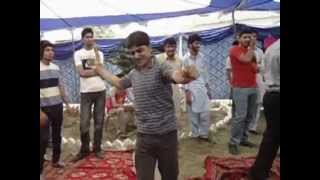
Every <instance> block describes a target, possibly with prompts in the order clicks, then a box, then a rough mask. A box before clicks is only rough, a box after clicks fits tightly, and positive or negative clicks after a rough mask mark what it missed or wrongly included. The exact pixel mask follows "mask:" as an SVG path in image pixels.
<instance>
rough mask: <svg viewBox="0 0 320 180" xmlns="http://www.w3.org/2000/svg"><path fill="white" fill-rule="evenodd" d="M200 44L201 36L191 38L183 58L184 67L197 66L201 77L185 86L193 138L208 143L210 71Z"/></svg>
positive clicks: (191, 36) (195, 35) (194, 35)
mask: <svg viewBox="0 0 320 180" xmlns="http://www.w3.org/2000/svg"><path fill="white" fill-rule="evenodd" d="M200 42H201V38H200V36H199V35H197V34H193V35H190V36H189V38H188V48H189V52H188V53H187V54H186V55H185V56H184V58H183V66H184V67H186V66H189V65H195V66H196V69H197V70H198V72H199V75H200V76H199V77H198V78H197V79H196V80H194V81H192V82H191V83H189V84H186V85H185V89H186V100H187V104H188V106H187V113H188V119H189V122H190V126H191V132H192V135H191V136H192V137H194V138H199V139H201V140H205V141H208V132H209V126H210V112H209V102H210V100H209V85H208V71H207V65H206V64H205V62H204V57H203V55H202V54H201V53H200Z"/></svg>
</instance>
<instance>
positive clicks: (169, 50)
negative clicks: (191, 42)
mask: <svg viewBox="0 0 320 180" xmlns="http://www.w3.org/2000/svg"><path fill="white" fill-rule="evenodd" d="M176 49H177V46H176V45H175V44H166V45H165V46H164V52H166V54H167V56H168V57H174V54H175V53H176Z"/></svg>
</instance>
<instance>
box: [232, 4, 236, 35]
mask: <svg viewBox="0 0 320 180" xmlns="http://www.w3.org/2000/svg"><path fill="white" fill-rule="evenodd" d="M235 10H236V9H233V10H232V25H233V35H234V39H237V27H236V20H235V18H234V13H235Z"/></svg>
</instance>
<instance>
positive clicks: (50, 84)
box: [40, 61, 62, 107]
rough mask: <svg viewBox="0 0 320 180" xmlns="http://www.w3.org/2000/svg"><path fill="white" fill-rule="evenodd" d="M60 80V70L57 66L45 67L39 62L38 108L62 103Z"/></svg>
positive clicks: (51, 64)
mask: <svg viewBox="0 0 320 180" xmlns="http://www.w3.org/2000/svg"><path fill="white" fill-rule="evenodd" d="M60 79H61V78H60V69H59V67H58V66H57V65H55V64H53V63H50V64H49V65H46V64H44V63H42V62H41V61H40V107H48V106H53V105H57V104H60V103H62V97H61V94H60V89H59V83H60Z"/></svg>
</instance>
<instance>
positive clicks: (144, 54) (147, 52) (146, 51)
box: [129, 45, 152, 67]
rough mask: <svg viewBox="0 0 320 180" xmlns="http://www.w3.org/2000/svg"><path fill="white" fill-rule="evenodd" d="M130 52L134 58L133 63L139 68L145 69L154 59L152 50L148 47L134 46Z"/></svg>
mask: <svg viewBox="0 0 320 180" xmlns="http://www.w3.org/2000/svg"><path fill="white" fill-rule="evenodd" d="M129 52H130V54H131V55H132V57H133V62H134V63H135V65H136V66H138V67H144V66H145V65H146V64H148V62H149V61H150V60H151V57H152V49H151V48H150V47H149V46H146V45H142V46H134V47H132V48H130V49H129Z"/></svg>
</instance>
